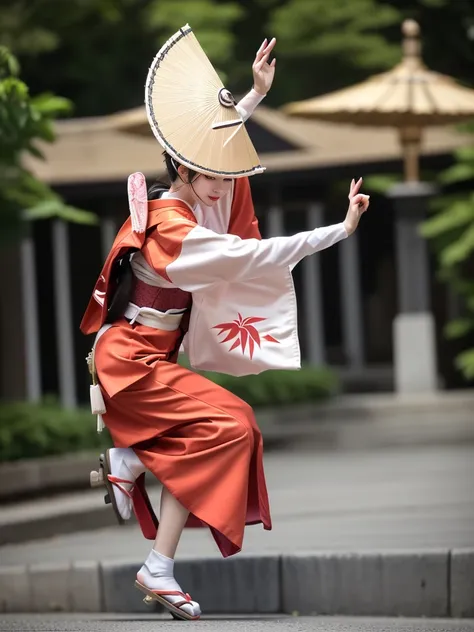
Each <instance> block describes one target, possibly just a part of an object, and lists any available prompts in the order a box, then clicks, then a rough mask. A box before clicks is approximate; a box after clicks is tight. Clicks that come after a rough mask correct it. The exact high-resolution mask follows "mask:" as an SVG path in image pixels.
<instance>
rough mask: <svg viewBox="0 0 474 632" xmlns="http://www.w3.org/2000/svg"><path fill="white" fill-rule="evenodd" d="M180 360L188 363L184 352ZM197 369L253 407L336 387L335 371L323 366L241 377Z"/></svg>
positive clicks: (318, 396) (317, 395)
mask: <svg viewBox="0 0 474 632" xmlns="http://www.w3.org/2000/svg"><path fill="white" fill-rule="evenodd" d="M179 364H181V365H182V366H186V367H189V363H188V360H187V358H186V357H185V356H184V355H181V356H180V358H179ZM200 373H201V375H204V376H205V377H207V378H208V379H210V380H212V381H213V382H215V383H216V384H219V385H220V386H222V387H223V388H225V389H227V390H229V391H230V392H231V393H234V394H235V395H237V396H238V397H240V398H241V399H243V400H244V401H246V402H247V403H248V404H250V405H251V406H253V407H255V408H258V407H259V406H269V407H272V406H278V405H290V404H301V403H305V402H317V401H321V400H323V399H326V398H328V397H330V396H331V395H334V393H335V392H336V391H337V390H338V387H339V384H338V381H337V378H336V375H335V374H334V373H333V372H332V371H331V370H330V369H328V368H326V367H321V368H320V367H302V369H301V370H300V371H264V372H263V373H260V374H259V375H247V376H243V377H233V376H231V375H225V374H224V373H214V372H210V371H202V372H200Z"/></svg>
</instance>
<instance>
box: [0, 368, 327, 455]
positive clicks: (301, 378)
mask: <svg viewBox="0 0 474 632" xmlns="http://www.w3.org/2000/svg"><path fill="white" fill-rule="evenodd" d="M185 362H186V360H185V359H184V358H181V359H180V363H182V364H185ZM203 375H205V376H206V377H209V378H210V379H211V380H212V381H214V382H216V383H217V384H219V385H220V386H223V387H224V388H226V389H228V390H230V391H232V392H233V393H235V394H236V395H237V396H239V397H241V398H242V399H244V400H245V401H246V402H248V403H249V404H250V405H251V406H253V407H255V408H259V407H260V408H261V407H264V406H266V407H275V406H285V405H292V404H299V403H305V402H316V401H321V400H323V399H326V398H327V397H329V396H331V395H332V394H334V393H335V392H336V390H337V387H338V383H337V380H336V378H335V375H334V374H333V373H332V372H331V371H329V370H328V369H325V368H303V369H301V371H267V372H265V373H261V374H260V375H253V376H246V377H240V378H235V377H231V376H229V375H223V374H219V373H203ZM108 445H111V440H110V436H109V434H108V432H107V430H104V432H103V433H102V434H98V433H97V431H96V424H95V418H94V417H93V416H92V415H91V413H90V412H89V410H87V409H83V408H79V409H77V410H65V409H63V408H61V407H60V406H59V405H58V404H57V403H56V402H55V401H53V400H52V399H47V400H45V401H44V402H42V403H40V404H29V403H25V402H18V403H8V404H6V403H5V404H1V405H0V462H1V461H15V460H17V459H23V458H38V457H42V456H53V455H59V454H65V453H68V452H79V451H83V450H94V449H96V448H97V449H100V448H102V447H105V446H108Z"/></svg>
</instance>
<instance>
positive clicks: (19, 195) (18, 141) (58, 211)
mask: <svg viewBox="0 0 474 632" xmlns="http://www.w3.org/2000/svg"><path fill="white" fill-rule="evenodd" d="M19 71H20V69H19V65H18V62H17V60H16V58H15V57H14V56H13V55H11V54H10V52H9V51H8V50H7V49H6V48H4V47H0V213H1V221H2V232H1V238H0V239H1V240H3V241H4V242H8V241H9V240H10V238H11V237H12V236H13V235H16V234H18V232H19V231H20V228H21V226H22V220H24V219H35V218H38V217H62V218H64V219H69V220H72V221H81V222H85V223H92V222H95V221H96V220H95V216H93V215H92V214H91V213H86V212H84V211H80V210H79V209H73V208H72V207H68V206H66V205H64V203H63V202H62V200H61V198H60V197H59V196H58V195H57V194H56V193H54V191H52V189H50V187H48V186H47V185H46V184H44V183H42V182H40V181H38V180H37V179H36V178H35V177H34V176H33V175H32V174H31V172H29V171H28V170H27V169H25V167H24V166H23V158H24V156H25V154H30V155H31V156H34V157H35V158H39V159H42V158H43V154H42V152H41V149H40V146H39V143H41V142H43V143H51V142H53V141H54V129H53V121H54V119H55V118H56V117H57V116H60V115H62V114H65V113H68V112H69V111H70V103H69V102H68V101H67V100H66V99H62V98H59V97H56V96H53V95H51V94H42V95H39V96H37V97H31V96H30V94H29V90H28V87H27V85H26V84H25V83H24V82H23V81H21V79H20V78H19Z"/></svg>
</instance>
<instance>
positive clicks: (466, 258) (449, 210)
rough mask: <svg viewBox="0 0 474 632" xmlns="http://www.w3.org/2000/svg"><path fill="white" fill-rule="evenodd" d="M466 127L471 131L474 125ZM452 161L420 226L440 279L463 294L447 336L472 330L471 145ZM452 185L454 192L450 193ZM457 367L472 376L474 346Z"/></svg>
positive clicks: (473, 172)
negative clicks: (459, 314) (441, 189)
mask: <svg viewBox="0 0 474 632" xmlns="http://www.w3.org/2000/svg"><path fill="white" fill-rule="evenodd" d="M467 129H468V130H469V129H470V131H471V133H472V134H474V124H472V125H471V126H469V127H468V128H467ZM473 138H474V137H473ZM455 160H456V162H455V164H454V165H453V166H452V167H450V168H448V169H447V170H446V171H444V172H443V173H442V174H441V175H440V177H439V182H440V183H441V184H442V185H444V186H445V194H444V195H442V196H441V197H439V198H438V199H437V200H435V201H434V202H433V207H432V210H433V214H432V216H431V217H430V218H429V219H428V220H427V221H426V222H424V224H423V226H422V227H421V230H422V234H423V235H424V236H425V237H426V238H428V239H430V240H431V241H432V243H433V245H434V247H435V249H436V252H437V257H438V263H439V267H440V276H441V278H442V279H443V280H444V281H446V282H447V283H449V284H450V285H451V287H452V288H453V289H454V290H455V291H457V292H458V293H459V294H460V295H461V296H462V297H463V299H464V303H465V306H466V314H465V315H464V317H463V318H461V319H457V320H455V321H454V322H451V323H449V324H448V326H447V327H446V331H445V333H446V335H447V336H448V337H449V338H461V337H464V336H465V335H467V334H470V333H471V332H472V331H473V330H474V283H473V282H472V281H471V279H472V274H473V270H474V144H473V145H472V146H468V147H463V148H461V149H459V150H457V151H456V153H455ZM454 187H455V188H456V191H457V192H456V193H452V190H453V188H454ZM456 366H457V367H458V369H459V370H460V371H462V373H463V374H464V376H465V377H466V378H467V379H472V378H474V349H471V350H466V351H463V352H462V353H461V354H460V355H459V356H458V357H457V358H456Z"/></svg>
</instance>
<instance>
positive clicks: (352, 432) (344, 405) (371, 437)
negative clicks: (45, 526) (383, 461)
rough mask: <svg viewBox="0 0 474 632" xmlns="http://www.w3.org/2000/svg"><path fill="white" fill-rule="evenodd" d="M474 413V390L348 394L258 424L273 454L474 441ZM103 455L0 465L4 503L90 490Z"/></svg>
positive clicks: (274, 413) (278, 412) (267, 416)
mask: <svg viewBox="0 0 474 632" xmlns="http://www.w3.org/2000/svg"><path fill="white" fill-rule="evenodd" d="M473 408H474V393H473V394H471V392H470V391H467V392H466V393H464V392H455V393H442V394H441V393H439V394H434V395H430V396H423V397H422V396H416V397H415V396H413V397H410V396H404V397H396V396H387V395H370V396H369V395H367V396H359V395H354V396H349V395H348V396H344V397H341V398H339V399H336V400H333V401H331V402H328V403H327V404H312V405H311V404H310V405H301V406H295V407H292V408H291V413H289V412H288V409H286V408H283V409H281V408H280V409H278V408H275V409H265V410H261V411H258V412H257V421H258V424H259V426H260V428H261V430H262V435H263V439H264V442H265V447H266V449H267V450H268V449H271V448H273V447H276V446H280V445H282V444H283V445H284V444H288V443H298V442H301V441H306V440H311V441H312V442H314V443H315V444H317V445H319V446H320V447H323V448H326V449H329V448H330V449H347V448H351V449H358V448H364V449H367V448H372V449H374V448H380V447H402V446H406V445H410V446H411V445H420V444H423V445H433V444H441V445H447V444H450V443H451V444H462V443H466V442H473V441H474V417H473V416H472V410H473ZM433 413H435V414H433ZM444 413H446V414H447V415H448V418H444V417H443V414H444ZM440 415H441V416H440ZM400 416H402V417H403V416H406V419H405V420H404V419H403V418H401V417H400ZM446 419H448V420H449V421H446ZM98 452H99V451H98V450H97V451H94V452H87V453H81V454H66V455H64V456H59V457H46V458H43V459H28V460H24V461H16V462H13V463H3V464H0V501H1V500H6V501H9V500H13V499H15V498H18V497H19V496H41V495H45V494H47V493H51V492H58V491H65V490H71V489H84V488H87V487H88V486H89V472H90V471H91V470H92V469H97V456H98Z"/></svg>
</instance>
